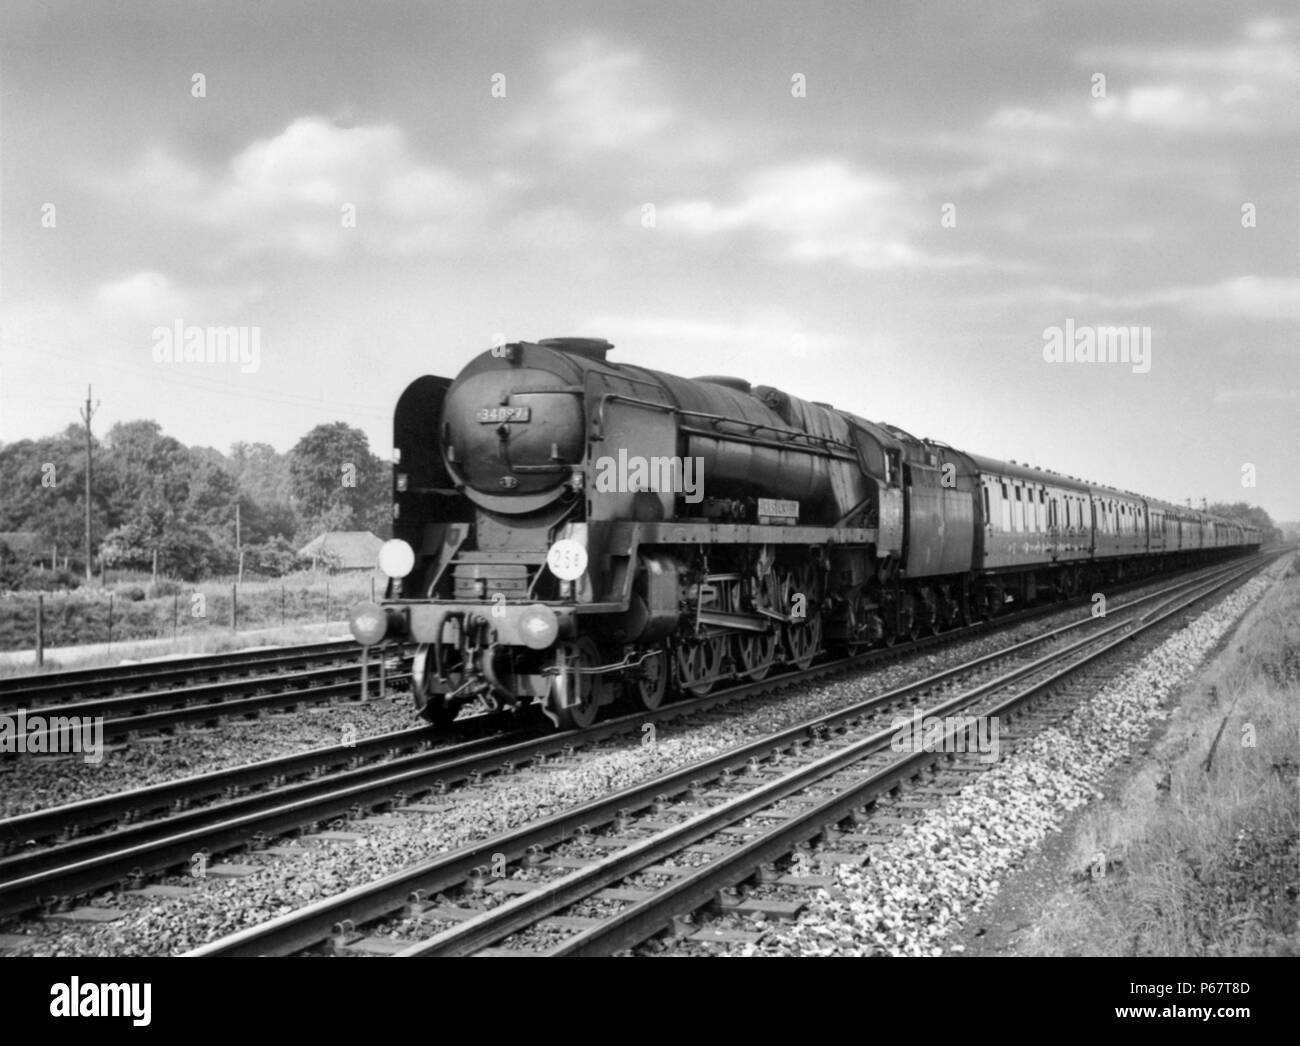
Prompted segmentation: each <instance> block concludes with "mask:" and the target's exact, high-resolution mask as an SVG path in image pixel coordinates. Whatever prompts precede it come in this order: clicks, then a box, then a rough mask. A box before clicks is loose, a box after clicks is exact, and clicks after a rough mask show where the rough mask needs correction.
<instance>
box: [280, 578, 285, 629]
mask: <svg viewBox="0 0 1300 1046" xmlns="http://www.w3.org/2000/svg"><path fill="white" fill-rule="evenodd" d="M280 627H281V628H284V582H283V581H281V582H280Z"/></svg>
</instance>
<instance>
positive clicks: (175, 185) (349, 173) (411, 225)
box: [102, 117, 500, 258]
mask: <svg viewBox="0 0 1300 1046" xmlns="http://www.w3.org/2000/svg"><path fill="white" fill-rule="evenodd" d="M496 181H497V182H498V183H499V181H500V179H496ZM102 187H103V188H104V189H106V190H107V191H109V192H111V193H115V194H116V193H121V192H125V193H130V194H131V196H132V198H138V197H143V198H144V199H145V200H146V201H147V202H148V203H149V204H150V205H151V206H152V207H153V208H154V209H155V210H156V211H158V212H160V213H162V214H164V215H166V216H169V217H172V218H178V219H180V220H183V221H188V222H190V223H192V224H193V225H195V226H200V227H205V228H208V229H211V230H213V231H215V232H217V233H219V234H226V235H228V236H229V237H230V238H231V241H232V249H233V251H234V253H235V254H237V255H246V254H254V253H259V252H262V251H267V250H288V251H291V252H293V253H298V254H305V255H308V256H312V257H320V258H326V257H333V256H336V255H338V254H341V253H342V252H344V251H346V250H348V249H350V248H352V247H355V246H358V245H359V246H361V247H362V248H363V249H365V250H367V251H370V252H372V253H375V254H411V253H418V252H423V251H445V250H451V249H453V248H454V247H456V246H457V245H458V244H460V243H461V242H463V241H464V239H466V238H467V237H468V236H469V235H470V232H471V227H472V224H473V223H474V222H475V221H476V220H477V219H478V218H480V217H481V216H482V214H483V213H484V212H485V211H486V209H487V208H488V206H489V193H490V190H489V189H487V188H485V187H484V185H483V184H481V183H479V182H475V181H471V180H469V179H467V178H463V177H461V176H460V175H458V174H456V173H454V172H452V171H450V170H449V169H447V168H445V167H441V166H438V165H436V164H433V163H431V162H429V161H427V160H424V159H422V158H420V157H418V156H416V155H415V154H414V152H413V150H412V149H411V148H410V146H409V144H408V142H407V140H406V136H405V134H404V133H403V132H402V130H401V129H400V128H398V127H396V126H393V125H392V124H374V125H368V126H359V127H339V126H336V125H334V124H333V123H331V122H329V121H328V120H325V119H323V118H321V117H302V118H300V119H297V120H294V121H293V122H292V123H291V124H289V126H288V127H286V128H285V129H284V130H283V131H281V132H280V133H279V134H276V135H274V136H273V137H271V138H266V139H261V140H258V141H255V142H253V143H252V144H250V145H248V146H247V147H246V148H244V149H243V150H241V151H240V152H239V153H238V154H237V155H235V156H234V157H232V158H231V160H230V161H229V163H228V164H226V165H225V167H224V169H223V170H221V171H220V172H218V173H216V174H213V175H208V174H205V173H204V172H202V171H200V170H198V169H197V168H195V167H193V166H190V165H187V164H186V163H184V162H183V161H181V160H178V159H177V158H175V157H172V156H170V155H169V154H168V153H166V152H165V151H163V150H159V149H154V150H151V151H150V152H148V153H146V154H145V156H144V157H143V158H142V159H141V161H140V162H139V163H138V164H137V165H136V166H135V168H134V169H133V170H132V171H131V172H129V174H128V175H127V176H126V177H124V178H118V179H111V180H108V181H106V182H104V183H103V186H102ZM345 205H351V206H352V207H353V208H355V215H356V218H355V227H352V228H349V227H347V226H345V225H344V221H343V208H344V206H345Z"/></svg>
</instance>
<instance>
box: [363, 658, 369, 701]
mask: <svg viewBox="0 0 1300 1046" xmlns="http://www.w3.org/2000/svg"><path fill="white" fill-rule="evenodd" d="M369 697H370V647H368V646H363V647H362V648H361V700H362V701H365V700H368V699H369Z"/></svg>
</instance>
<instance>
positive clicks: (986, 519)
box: [983, 485, 993, 526]
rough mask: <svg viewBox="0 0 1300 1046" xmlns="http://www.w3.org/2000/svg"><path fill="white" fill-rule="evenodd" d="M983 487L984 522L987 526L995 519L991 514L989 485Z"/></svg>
mask: <svg viewBox="0 0 1300 1046" xmlns="http://www.w3.org/2000/svg"><path fill="white" fill-rule="evenodd" d="M983 489H984V524H985V526H987V525H989V524H990V523H992V522H993V519H992V517H991V516H990V515H989V488H988V486H987V485H985V486H984V488H983Z"/></svg>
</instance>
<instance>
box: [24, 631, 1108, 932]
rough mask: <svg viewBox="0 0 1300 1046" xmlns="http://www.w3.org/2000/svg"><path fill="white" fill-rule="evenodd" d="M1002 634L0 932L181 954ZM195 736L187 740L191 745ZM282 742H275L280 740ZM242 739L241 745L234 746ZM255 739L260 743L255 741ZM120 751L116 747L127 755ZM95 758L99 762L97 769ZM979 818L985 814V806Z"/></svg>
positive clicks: (203, 765) (266, 745) (333, 715)
mask: <svg viewBox="0 0 1300 1046" xmlns="http://www.w3.org/2000/svg"><path fill="white" fill-rule="evenodd" d="M1086 611H1087V608H1084V609H1083V610H1082V611H1081V610H1079V609H1071V610H1065V611H1062V612H1061V614H1059V615H1053V616H1052V618H1049V619H1047V621H1046V622H1044V621H1039V622H1036V623H1032V624H1026V625H1023V626H1020V627H1019V628H1017V629H1015V630H1013V632H1012V635H1013V636H1015V637H1018V638H1025V637H1028V636H1030V635H1034V634H1038V633H1039V632H1041V631H1042V630H1044V629H1046V628H1049V627H1056V626H1059V624H1061V623H1063V622H1065V621H1069V620H1077V619H1078V615H1079V614H1080V613H1086ZM1010 641H1011V640H1010V639H1009V638H1008V635H1007V634H1006V633H1003V634H1001V635H996V636H987V637H983V638H977V639H972V640H968V641H964V642H961V643H954V644H952V645H950V646H946V647H944V648H942V650H941V651H939V652H937V653H931V654H925V655H919V656H915V657H911V658H908V659H906V660H904V661H901V662H898V663H894V664H891V665H888V666H886V667H884V668H880V669H876V670H874V671H873V672H871V673H870V674H868V675H864V676H861V677H858V678H854V679H849V680H843V681H835V682H832V683H830V684H827V685H821V686H816V687H812V688H807V689H804V690H800V691H793V692H787V693H782V694H780V695H778V696H775V697H771V698H768V699H767V700H766V701H762V702H755V703H752V704H750V705H748V706H746V707H744V708H743V709H742V708H740V707H737V708H736V709H735V710H734V711H731V712H727V713H725V714H722V715H717V716H713V717H710V720H711V721H708V722H705V723H703V724H686V723H673V724H660V725H659V726H658V728H657V731H656V736H655V738H654V740H653V743H650V744H643V743H641V742H642V737H641V736H640V735H634V736H632V737H630V738H625V739H623V740H617V741H612V742H607V743H602V744H600V745H596V746H592V747H591V748H590V749H585V750H582V751H580V752H579V753H578V754H577V755H576V756H575V757H574V759H572V760H569V761H567V762H565V763H558V764H556V763H552V764H548V765H547V766H545V767H542V768H523V769H521V770H520V771H518V772H517V773H516V774H514V775H512V776H511V777H508V778H496V777H493V778H489V779H488V780H487V782H486V783H484V784H483V785H481V786H476V787H471V788H466V789H463V790H458V791H456V792H453V793H451V794H450V795H448V796H445V797H440V798H438V799H435V800H429V802H437V803H439V804H440V805H441V807H442V809H441V811H440V812H439V813H437V814H416V813H397V814H394V815H391V816H389V817H385V818H367V819H362V820H360V821H357V822H354V823H352V824H350V825H348V828H349V830H350V831H353V832H356V833H357V834H358V835H360V837H361V838H360V839H359V840H357V841H355V842H322V843H312V844H309V845H303V846H299V847H296V848H295V849H294V852H293V855H292V856H272V855H267V854H255V855H243V856H239V857H237V858H235V859H236V860H238V861H239V862H240V863H247V864H251V865H253V866H255V869H256V870H255V871H253V873H252V874H250V875H246V876H243V877H239V878H218V877H215V876H214V875H211V874H209V875H208V876H207V877H206V878H204V879H194V878H189V877H179V878H175V879H171V880H167V881H168V882H171V883H184V884H185V885H187V886H189V887H190V890H189V892H188V893H187V894H186V895H185V896H183V897H176V898H161V899H160V898H144V897H142V896H140V895H134V894H121V893H118V892H115V891H112V892H106V893H104V894H101V895H100V896H99V897H98V898H96V899H95V903H96V904H101V905H111V906H114V907H120V908H125V909H127V914H126V915H125V916H124V917H123V918H121V919H120V920H118V921H116V922H112V923H106V924H89V923H76V924H68V923H61V922H60V923H55V922H49V921H37V920H24V921H20V922H16V923H14V924H13V925H10V926H8V927H5V930H6V931H8V932H18V933H24V934H30V935H31V936H32V938H33V939H32V943H31V944H30V945H23V946H22V947H21V949H20V950H21V952H22V953H26V954H42V955H159V954H162V955H167V954H176V953H179V952H182V951H185V950H187V949H189V948H192V947H195V946H197V945H199V944H203V943H205V942H207V941H210V940H213V939H215V938H217V937H220V936H223V935H225V934H228V933H231V932H234V931H235V930H238V929H240V928H243V927H246V926H251V925H254V924H255V923H258V922H261V921H264V920H266V919H269V918H272V917H275V916H277V915H282V914H284V913H287V912H289V911H291V910H293V909H294V908H297V907H300V906H302V905H304V904H306V903H308V902H311V901H314V900H317V899H319V898H321V897H324V896H327V895H329V894H332V893H337V892H341V891H342V890H344V889H348V888H350V887H353V886H356V885H358V884H361V883H365V882H369V881H371V880H373V879H376V878H379V877H382V876H384V875H388V874H391V873H392V872H395V871H398V870H400V869H402V868H405V867H407V866H408V865H410V864H411V863H413V862H416V861H420V860H426V859H428V858H430V857H432V856H434V855H436V854H438V853H443V852H447V851H450V850H453V849H456V848H459V847H461V846H464V845H466V844H468V843H471V842H475V841H478V840H482V839H485V838H487V837H490V836H492V835H495V834H497V833H499V832H502V831H505V830H508V829H510V828H514V827H517V826H519V825H523V824H527V823H530V822H532V821H535V820H537V819H539V818H541V817H545V816H548V815H550V814H552V813H555V812H557V811H559V810H561V809H564V808H567V807H569V806H572V805H574V804H577V803H581V802H585V801H588V800H591V799H594V798H597V797H599V796H602V795H605V794H607V793H608V792H610V791H614V790H617V789H620V788H623V787H626V786H628V785H632V784H635V783H637V782H639V781H642V780H644V779H646V778H648V777H651V776H654V775H657V774H661V773H666V772H668V771H670V770H674V769H677V768H680V767H682V766H684V765H686V764H688V763H691V762H694V761H697V760H701V759H704V758H707V757H709V756H712V755H716V754H717V753H719V752H721V751H723V750H725V749H728V748H731V747H735V746H737V745H739V744H742V743H745V742H746V741H749V740H752V739H753V738H754V737H756V736H761V735H763V734H766V733H771V732H774V731H776V730H779V729H781V728H783V727H788V726H791V725H793V724H795V723H798V722H801V721H803V720H805V719H808V718H811V717H814V716H817V715H822V714H825V713H827V712H830V711H833V710H835V709H837V708H841V707H843V706H844V705H846V704H849V703H852V702H855V701H861V700H863V699H865V698H866V697H869V696H870V695H872V694H875V693H879V692H881V691H883V690H887V689H892V688H894V687H897V686H901V685H903V684H905V683H908V682H911V681H913V680H916V679H919V678H922V677H924V676H926V675H930V674H932V673H934V672H936V671H939V670H941V669H943V668H947V667H951V666H953V665H956V664H960V663H961V662H963V661H966V660H970V659H971V658H973V657H976V656H978V655H980V654H983V653H988V652H990V651H993V650H996V649H1000V648H1002V647H1004V646H1006V645H1008V644H1009V642H1010ZM384 704H385V703H382V702H381V703H372V704H371V705H368V706H364V707H362V706H338V707H335V708H325V709H320V710H319V716H320V719H321V720H323V722H322V724H321V726H320V727H319V728H316V729H312V728H309V727H307V726H305V725H304V724H305V723H308V722H310V715H311V712H310V710H306V711H304V712H303V713H301V714H300V716H299V717H297V718H296V719H295V718H293V717H290V718H288V719H286V720H285V721H283V722H280V721H274V720H270V721H268V720H265V719H264V720H262V721H259V722H257V723H250V724H248V725H247V726H246V727H244V726H235V725H234V724H229V725H228V727H227V728H225V729H223V730H222V731H220V732H218V734H216V735H209V736H207V737H205V738H203V739H201V740H197V741H195V739H193V738H190V739H182V743H183V745H184V748H185V750H186V756H185V758H186V759H188V760H190V761H189V762H187V763H185V764H184V767H185V768H184V769H183V770H181V771H180V772H182V773H199V772H204V771H206V770H210V769H216V768H217V767H218V766H220V765H231V764H233V763H237V762H242V761H247V760H249V759H253V758H267V757H269V756H271V755H275V754H282V753H283V752H290V751H297V750H300V749H301V748H302V747H303V746H304V745H305V744H308V743H314V744H328V743H336V742H337V740H338V731H339V730H340V729H341V725H342V723H344V722H347V721H353V722H356V723H357V725H358V734H359V735H360V736H365V735H366V734H367V733H368V732H372V731H373V732H380V731H381V730H391V729H396V728H400V727H402V726H407V725H410V722H411V717H410V713H409V705H407V704H406V702H405V700H404V699H403V700H400V701H398V702H394V703H390V707H389V709H388V710H387V712H386V713H385V714H382V715H381V716H380V722H378V723H368V724H367V726H366V728H363V727H362V722H363V717H362V713H364V712H371V711H375V710H377V709H378V710H380V711H381V712H384V709H383V705H384ZM295 724H297V725H295ZM241 730H247V731H249V733H250V735H251V736H249V737H244V738H240V737H235V736H234V735H236V734H238V732H239V731H241ZM268 735H269V736H268ZM272 738H275V739H277V740H275V741H273V740H272ZM190 741H195V744H194V746H193V747H191V746H190V743H189V742H190ZM280 742H282V744H283V747H280ZM244 745H248V746H250V747H242V746H244ZM165 747H168V748H169V747H170V745H169V746H165ZM250 748H255V749H256V752H255V753H254V751H252V750H250ZM115 755H116V756H118V757H120V756H121V755H122V753H115ZM223 755H224V756H225V758H224V759H223V758H222V756H223ZM163 756H164V753H163V752H159V753H156V755H155V758H159V759H160V758H161V757H163ZM113 762H116V760H114V759H111V758H110V759H106V760H105V764H110V763H113ZM103 765H104V764H101V768H100V769H99V770H97V771H96V772H97V773H104V772H105V771H104V770H103V768H102V766H103ZM63 766H64V767H69V766H71V764H70V763H65V764H63ZM122 766H123V770H122V773H123V777H124V780H122V781H120V782H119V784H118V785H117V786H116V787H130V786H133V785H138V784H142V783H145V782H144V781H143V780H141V779H139V778H138V777H131V776H130V775H129V774H128V773H127V772H126V770H125V764H122ZM145 770H146V771H151V772H152V773H153V777H152V778H151V779H156V780H163V779H166V778H167V777H169V776H174V775H175V772H176V771H175V769H174V768H173V771H172V772H171V773H168V772H167V771H166V770H165V769H163V768H162V767H161V765H160V764H159V765H148V764H146V767H145ZM52 776H53V775H52ZM108 790H112V788H111V787H100V788H97V789H96V790H95V794H99V793H100V792H103V791H108ZM6 791H8V789H6ZM59 801H67V799H60V800H59ZM47 802H48V800H47ZM36 805H39V804H36ZM986 816H987V815H986ZM988 819H989V820H990V821H992V820H993V818H992V817H989V818H988ZM310 838H311V837H309V836H308V837H304V839H310Z"/></svg>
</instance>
